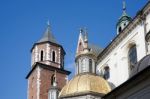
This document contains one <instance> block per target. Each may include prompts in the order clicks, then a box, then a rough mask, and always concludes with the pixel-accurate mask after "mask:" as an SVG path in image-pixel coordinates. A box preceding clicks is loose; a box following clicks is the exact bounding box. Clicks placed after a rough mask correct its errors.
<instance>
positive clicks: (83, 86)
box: [59, 73, 111, 97]
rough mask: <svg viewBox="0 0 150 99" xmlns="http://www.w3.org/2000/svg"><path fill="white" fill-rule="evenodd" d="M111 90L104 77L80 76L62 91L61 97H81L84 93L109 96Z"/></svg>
mask: <svg viewBox="0 0 150 99" xmlns="http://www.w3.org/2000/svg"><path fill="white" fill-rule="evenodd" d="M110 91H111V88H110V86H109V84H108V83H107V81H106V80H105V79H103V78H102V77H99V76H96V75H92V74H88V73H87V74H79V75H77V76H75V77H74V78H73V79H72V80H70V81H69V82H68V83H67V84H66V85H65V86H64V87H63V89H62V90H61V92H60V94H59V97H65V96H72V95H79V94H82V93H89V92H93V93H100V94H107V93H108V92H110Z"/></svg>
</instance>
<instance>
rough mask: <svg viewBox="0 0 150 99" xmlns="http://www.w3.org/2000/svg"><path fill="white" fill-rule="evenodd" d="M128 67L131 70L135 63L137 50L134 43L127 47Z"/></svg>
mask: <svg viewBox="0 0 150 99" xmlns="http://www.w3.org/2000/svg"><path fill="white" fill-rule="evenodd" d="M128 57H129V69H130V70H132V69H133V68H134V66H135V64H136V63H137V51H136V45H132V46H131V47H130V49H129V54H128Z"/></svg>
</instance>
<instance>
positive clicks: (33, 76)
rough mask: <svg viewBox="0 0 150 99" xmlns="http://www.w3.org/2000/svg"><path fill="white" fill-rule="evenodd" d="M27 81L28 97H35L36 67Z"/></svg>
mask: <svg viewBox="0 0 150 99" xmlns="http://www.w3.org/2000/svg"><path fill="white" fill-rule="evenodd" d="M28 81H29V83H28V84H29V85H28V86H29V89H28V99H37V70H36V69H35V70H34V71H33V72H32V74H31V75H30V77H29V78H28ZM32 97H33V98H32Z"/></svg>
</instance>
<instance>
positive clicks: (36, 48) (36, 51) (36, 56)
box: [35, 46, 38, 62]
mask: <svg viewBox="0 0 150 99" xmlns="http://www.w3.org/2000/svg"><path fill="white" fill-rule="evenodd" d="M37 61H38V47H37V46H36V47H35V62H37Z"/></svg>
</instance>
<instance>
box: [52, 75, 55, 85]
mask: <svg viewBox="0 0 150 99" xmlns="http://www.w3.org/2000/svg"><path fill="white" fill-rule="evenodd" d="M54 81H55V75H54V74H53V75H52V76H51V85H53V83H54Z"/></svg>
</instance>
